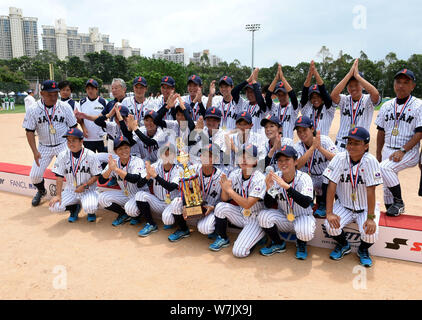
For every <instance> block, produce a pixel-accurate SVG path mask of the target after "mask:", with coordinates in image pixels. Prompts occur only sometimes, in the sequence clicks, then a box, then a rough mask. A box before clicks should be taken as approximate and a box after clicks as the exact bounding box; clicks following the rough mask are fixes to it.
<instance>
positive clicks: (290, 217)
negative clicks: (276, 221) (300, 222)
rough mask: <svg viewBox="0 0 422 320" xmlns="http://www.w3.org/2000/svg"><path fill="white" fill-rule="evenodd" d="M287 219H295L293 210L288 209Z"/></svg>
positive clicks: (291, 220)
mask: <svg viewBox="0 0 422 320" xmlns="http://www.w3.org/2000/svg"><path fill="white" fill-rule="evenodd" d="M287 220H289V221H290V222H293V221H295V215H294V214H293V210H290V212H289V214H288V215H287Z"/></svg>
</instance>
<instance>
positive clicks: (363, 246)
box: [359, 240, 373, 251]
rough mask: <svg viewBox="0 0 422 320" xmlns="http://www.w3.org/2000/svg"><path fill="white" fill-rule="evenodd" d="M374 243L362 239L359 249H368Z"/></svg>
mask: <svg viewBox="0 0 422 320" xmlns="http://www.w3.org/2000/svg"><path fill="white" fill-rule="evenodd" d="M372 245H373V243H368V242H365V241H363V240H361V241H360V246H359V251H363V250H365V249H367V250H368V249H369V248H370V247H371V246H372Z"/></svg>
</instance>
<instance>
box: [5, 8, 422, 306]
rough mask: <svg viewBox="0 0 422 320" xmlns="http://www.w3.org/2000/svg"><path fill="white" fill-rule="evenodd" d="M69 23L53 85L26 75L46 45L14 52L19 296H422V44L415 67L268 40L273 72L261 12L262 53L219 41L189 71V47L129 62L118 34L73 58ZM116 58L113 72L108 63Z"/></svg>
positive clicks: (9, 84)
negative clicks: (232, 58) (218, 58)
mask: <svg viewBox="0 0 422 320" xmlns="http://www.w3.org/2000/svg"><path fill="white" fill-rule="evenodd" d="M22 2H25V1H22ZM46 2H49V1H46ZM228 6H235V5H234V4H231V5H228ZM263 6H264V7H266V6H267V4H263ZM368 6H369V5H368ZM8 7H9V6H6V7H5V8H8ZM351 7H352V9H353V6H351ZM362 7H363V8H364V9H365V10H363V9H362ZM1 8H2V7H1ZM233 8H234V7H233ZM236 8H237V7H236ZM354 8H355V9H356V7H354ZM371 8H372V6H371ZM2 9H3V8H2ZM355 9H353V10H355ZM358 9H359V10H361V11H359V10H357V9H356V10H357V11H356V10H355V11H356V12H355V11H353V13H350V16H351V19H352V18H353V16H359V14H361V15H363V14H365V15H363V16H359V19H361V20H359V21H360V22H359V23H361V22H362V21H363V20H362V19H364V18H365V19H366V17H367V16H366V14H367V11H366V7H365V6H361V7H359V6H358ZM372 9H373V8H372ZM19 10H20V9H16V8H10V10H9V11H10V15H9V16H5V17H6V18H7V19H8V20H7V21H9V20H10V21H12V19H16V16H19V12H20V11H19ZM24 10H25V11H27V10H26V8H24ZM368 11H369V12H370V8H368ZM69 17H70V15H69ZM0 19H2V18H1V17H0ZM25 19H26V20H25ZM30 19H33V18H23V23H24V24H23V26H24V27H23V28H24V29H22V30H26V29H25V21H32V20H30ZM368 19H369V18H368ZM258 20H259V19H258ZM10 23H12V22H10ZM68 23H69V24H71V23H72V24H75V25H77V24H78V22H77V21H68ZM353 23H354V28H355V29H356V28H357V27H356V23H357V22H356V19H355V20H351V24H353ZM63 26H64V27H66V25H65V24H64V22H63V21H58V22H57V23H56V26H55V28H56V29H55V37H57V38H56V40H55V41H56V42H55V46H54V48H55V49H54V50H56V51H55V54H56V55H57V56H58V57H59V58H58V60H55V61H56V62H36V61H37V60H36V59H38V58H35V60H34V61H33V62H29V64H28V66H29V65H32V64H33V63H35V65H36V63H39V64H40V66H41V65H42V63H44V65H45V66H48V69H44V70H45V71H42V72H44V73H42V76H41V77H40V76H39V75H40V73H38V76H37V77H36V80H33V79H35V78H34V76H30V75H29V73H28V76H26V72H27V71H25V70H26V69H23V68H24V67H23V66H24V65H23V64H22V67H19V68H20V69H19V70H23V71H17V72H15V73H14V71H13V70H14V68H15V67H14V65H13V63H15V66H16V65H18V64H20V63H21V62H19V61H22V63H23V60H22V59H33V58H29V57H30V53H26V54H25V53H24V55H28V56H29V57H24V58H15V57H14V56H13V59H12V60H10V62H8V58H6V56H5V57H3V56H2V59H4V60H0V91H1V92H0V99H1V102H2V105H1V107H0V123H2V127H3V128H2V129H0V130H2V131H1V134H2V145H3V146H2V148H1V150H2V152H1V153H2V154H3V155H2V158H1V161H0V174H1V175H0V178H1V179H0V184H1V185H3V187H4V188H5V189H2V188H0V191H1V192H0V199H1V200H0V201H1V203H2V204H3V207H4V210H5V211H8V213H7V214H6V213H5V215H3V217H2V218H1V219H2V222H3V223H2V224H3V226H4V230H5V232H6V233H5V235H4V236H3V237H4V238H3V240H4V242H5V245H7V246H9V249H7V250H6V251H4V252H3V254H2V255H3V259H2V260H3V262H2V264H3V267H4V268H11V267H12V266H13V268H15V269H16V270H17V273H15V275H14V276H12V277H11V278H9V279H8V280H6V278H4V279H3V278H2V281H3V280H4V281H5V284H6V287H5V290H7V292H6V291H2V294H1V296H2V298H3V299H132V298H133V299H141V300H148V299H159V300H161V299H177V300H180V299H182V300H184V299H188V300H195V299H200V300H201V299H217V300H220V299H229V300H230V299H237V300H243V299H253V300H262V299H264V300H273V299H275V300H285V299H403V298H404V299H409V298H410V296H409V295H410V291H412V292H413V293H414V294H416V296H415V297H413V298H417V299H418V297H419V298H420V297H421V295H420V294H422V292H421V291H418V289H417V287H415V285H416V284H415V283H414V282H413V281H412V279H411V278H407V277H406V274H413V275H414V276H416V277H417V276H418V274H419V275H420V274H421V273H420V272H421V269H420V263H421V262H422V259H420V257H419V255H420V252H419V251H420V248H421V247H422V244H421V243H420V241H419V242H418V239H419V240H420V239H421V236H420V235H421V233H420V232H421V231H422V218H421V216H422V215H421V214H420V212H419V210H420V209H421V197H422V156H421V155H422V151H421V147H420V142H421V139H422V100H421V97H420V96H419V92H421V90H422V88H421V86H422V83H421V82H420V81H421V78H420V77H421V76H422V74H421V69H417V67H416V69H415V66H422V63H421V64H416V63H415V61H416V60H417V59H419V60H417V61H421V62H422V60H421V59H420V57H421V56H420V55H418V54H417V52H418V49H421V48H409V49H410V51H409V54H408V56H410V55H411V54H413V56H412V59H413V60H412V59H409V60H408V61H407V62H406V60H398V59H397V57H396V56H395V54H389V55H387V57H386V61H387V67H385V68H388V74H387V73H385V74H383V73H378V74H376V72H378V71H376V68H380V63H379V62H374V63H372V62H371V63H370V62H368V61H369V60H368V58H367V56H366V55H365V54H364V53H363V51H362V49H364V48H360V47H361V46H362V44H359V45H358V49H359V50H360V54H358V53H359V51H352V50H349V49H347V51H352V52H354V53H355V56H352V55H343V53H340V58H339V59H337V60H334V59H333V58H330V57H331V56H332V55H331V56H330V54H329V52H328V49H327V48H326V47H325V46H324V47H323V48H322V49H321V50H320V51H319V52H318V54H317V55H316V56H315V53H314V51H315V50H313V49H310V50H305V51H306V52H305V53H304V56H305V57H307V59H308V60H306V62H302V63H300V64H298V65H297V66H296V67H292V66H291V65H292V64H293V65H294V63H292V62H290V61H297V60H292V59H294V58H293V57H291V56H287V55H285V54H284V53H283V51H274V52H271V53H270V54H268V52H267V53H266V54H268V56H269V59H270V60H269V61H273V62H272V63H273V67H271V68H266V67H259V66H258V65H263V66H265V65H268V64H270V63H267V62H265V61H267V60H263V58H258V59H262V61H261V60H259V62H258V63H255V65H254V55H256V57H255V59H257V57H259V56H260V55H263V51H265V46H263V45H262V44H258V45H256V46H255V47H254V41H258V40H257V39H254V37H258V36H260V33H259V32H264V31H260V26H261V25H246V30H247V31H252V65H251V66H248V67H247V66H243V67H241V66H240V65H235V64H230V65H228V64H227V63H226V62H224V63H221V62H218V63H217V64H216V66H215V67H213V64H214V60H210V59H209V58H210V57H212V59H215V56H211V55H208V52H207V53H204V54H203V55H202V57H201V59H200V60H198V61H197V62H195V61H196V60H191V61H190V63H189V64H188V65H187V67H183V68H185V69H183V70H184V71H183V72H182V69H181V67H180V66H184V62H181V63H179V62H173V61H171V60H170V62H165V63H164V61H163V60H165V59H170V58H166V57H169V56H170V54H168V55H167V56H166V55H165V53H164V54H163V53H161V54H162V56H159V57H156V56H154V54H153V58H152V59H149V58H148V59H144V58H142V59H144V60H142V59H140V60H136V57H126V56H125V54H126V53H127V51H125V48H127V47H125V44H124V43H123V48H122V51H121V52H122V54H121V58H118V57H119V53H115V56H116V58H113V56H112V55H111V54H108V53H107V52H106V50H108V49H106V42H104V44H102V46H104V48H103V51H101V55H102V56H100V55H99V54H98V53H97V52H95V50H96V49H94V52H93V53H87V54H86V55H85V58H84V59H85V61H84V60H83V59H79V58H76V57H74V58H73V57H71V55H70V50H71V47H70V43H71V40H70V39H74V38H75V37H76V33H75V35H74V34H73V33H71V30H73V29H72V28H70V27H67V28H68V29H67V35H66V39H67V40H66V41H67V42H66V43H67V46H68V49H66V50H67V56H66V58H65V59H63V61H65V62H63V63H62V62H61V61H60V60H61V58H60V54H61V52H60V50H62V49H61V47H59V44H60V45H61V42H60V41H61V40H59V38H58V37H59V36H61V34H62V35H64V33H60V32H62V31H60V30H66V29H63ZM49 28H50V27H48V28H47V26H44V25H43V30H44V31H43V34H42V40H43V41H42V42H43V45H44V50H46V46H47V45H48V44H49V43H50V42H48V41H50V40H49V39H52V38H51V37H52V34H53V33H54V27H51V28H52V29H51V28H50V29H49ZM177 28H181V27H177ZM262 28H263V29H264V28H266V27H265V24H263V25H262ZM350 28H351V27H350ZM368 28H369V27H368ZM93 29H95V28H90V32H93V33H90V36H91V40H92V39H93V37H94V36H93V35H94V34H95V32H98V30H93ZM1 30H2V29H1V28H0V31H1ZM48 30H52V31H53V33H47V31H48ZM25 32H26V31H25ZM48 32H50V31H48ZM65 32H66V31H65ZM75 32H76V31H75ZM255 32H256V34H255ZM356 32H357V31H356ZM265 34H266V33H265ZM249 36H250V34H249ZM71 37H73V38H71ZM128 37H129V35H128ZM88 38H89V37H88ZM88 38H87V39H86V40H83V39H84V38H83V36H81V39H82V42H83V41H88ZM0 39H2V38H0ZM40 39H41V38H40ZM98 39H102V40H101V41H105V40H104V39H105V38H104V35H103V36H102V38H101V35H100V36H99V38H98ZM107 39H108V38H107ZM131 39H132V38H131ZM14 41H15V40H12V42H11V43H12V44H13V43H14ZM72 41H73V40H72ZM95 41H97V40H95ZM95 41H94V43H96V44H97V43H98V42H95ZM107 41H108V40H107ZM131 41H133V42H134V43H135V41H134V40H131ZM180 41H181V40H180ZM262 41H263V40H262ZM3 43H6V42H3ZM72 43H73V42H72ZM324 43H325V42H324ZM0 45H1V42H0ZM72 45H73V44H72ZM126 45H128V44H126ZM144 45H145V46H146V43H145V44H144ZM290 45H291V46H294V44H290ZM210 46H211V47H212V44H210ZM366 46H369V45H368V44H367V43H366ZM82 47H83V45H82V46H81V48H82ZM94 47H95V45H93V47H92V48H94ZM284 47H289V42H288V41H287V42H285V43H284ZM4 48H6V47H4ZM72 48H73V47H72ZM86 48H89V47H88V46H87V47H86ZM245 48H247V49H250V48H249V47H248V46H246V45H245ZM389 48H390V47H388V49H385V50H383V52H384V55H385V54H386V53H387V52H389V51H388V50H390V49H389ZM392 48H393V49H391V50H390V51H392V50H394V46H393V47H392ZM367 49H368V48H367ZM4 50H6V49H4ZM13 50H15V49H13ZM48 50H49V49H48ZM72 50H73V49H72ZM87 50H88V49H87ZM117 50H118V48H117V47H115V48H114V51H116V52H117ZM131 50H132V53H131V54H135V53H134V52H135V51H136V50H135V49H133V48H132V49H131ZM171 50H172V49H171ZM177 50H179V51H177ZM368 51H370V52H371V47H369V49H368ZM5 52H6V51H5ZM13 52H14V51H12V53H13ZM27 52H30V51H28V50H27ZM181 52H182V51H180V49H176V51H175V53H174V55H176V54H177V53H179V54H180V53H181ZM204 52H205V51H204ZM2 54H3V53H2ZM13 54H14V53H13ZM3 55H5V54H3ZM42 55H44V57H48V56H49V55H50V53H47V51H44V53H42ZM373 55H375V54H373ZM402 55H403V54H402ZM38 56H40V55H38ZM124 56H125V57H124ZM243 56H244V57H246V61H245V62H246V63H248V60H247V59H250V51H249V50H248V51H247V52H246V53H242V54H241V55H240V59H243ZM293 56H294V55H293ZM300 56H302V53H300ZM346 56H347V57H346ZM404 56H405V57H406V54H404ZM105 57H109V58H107V59H111V60H109V61H110V62H109V63H107V62H102V60H100V59H103V58H104V59H105ZM406 58H407V57H406ZM19 59H20V60H19ZM55 59H56V58H55ZM71 59H74V60H72V61H73V62H71ZM76 59H77V60H76ZM119 59H120V60H119ZM131 59H132V60H131ZM193 59H195V54H194V58H193ZM289 59H290V60H289ZM299 59H302V58H299ZM320 59H322V61H321V60H320ZM394 59H395V60H394ZM126 60H127V61H129V62H128V63H127V62H125V63H127V64H125V66H126V65H127V66H128V67H124V70H127V71H125V72H126V73H125V74H123V73H122V72H123V71H122V70H123V69H122V68H123V67H122V66H123V64H120V67H119V61H120V62H122V61H126ZM2 61H4V62H2ZM13 61H14V62H13ZM29 61H32V60H29ZM39 61H41V60H39ZM66 61H67V62H66ZM77 61H80V62H77ZM83 61H84V62H83ZM100 61H101V63H104V68H106V67H107V68H109V70H108V71H107V72H108V73H105V72H103V73H97V71H95V72H94V71H90V70H94V69H95V68H97V67H96V65H97V64H98V63H100ZM104 61H105V60H104ZM134 61H139V64H138V67H137V69H134V68H132V69H131V67H130V63H133V62H134ZM237 61H238V60H237ZM299 61H301V60H299ZM302 61H303V60H302ZM12 62H13V63H12ZM75 62H77V64H78V65H79V66H80V67H82V66H83V68H85V69H84V70H85V71H84V74H83V75H82V74H80V75H77V74H76V73H75V71H72V69H71V66H76V65H77V64H75ZM238 62H239V61H238ZM340 62H341V63H342V64H341V65H340ZM66 63H67V64H66ZM418 63H419V62H418ZM64 66H66V67H64ZM383 66H384V65H383ZM25 68H26V67H25ZM30 68H32V67H30ZM72 68H73V67H72ZM207 68H208V69H207ZM28 70H29V69H28ZM34 70H35V69H34ZM40 70H41V69H40ZM103 70H104V69H103ZM131 70H132V71H131ZM208 70H213V71H212V72H209V71H208ZM327 70H331V71H330V72H331V73H330V72H327ZM28 72H30V71H28ZM31 72H32V71H31ZM62 72H65V73H62ZM334 72H335V73H334ZM1 73H3V76H2V75H1ZM73 74H74V75H73ZM330 74H331V75H330ZM34 75H35V73H34ZM69 75H70V76H69ZM12 77H15V79H18V78H17V77H22V78H21V80H19V81H20V82H18V80H8V79H11V78H12ZM376 77H379V78H380V79H384V80H382V81H375V80H374V79H375V78H376ZM25 78H26V79H25ZM377 79H378V78H377ZM13 81H15V82H16V83H15V84H14V82H13ZM12 90H15V91H14V92H11V91H12ZM22 179H23V181H25V182H18V181H20V180H22ZM1 185H0V187H2V186H1ZM17 186H18V187H19V188H20V189H21V191H17V192H16V193H15V191H12V190H15V189H16V188H17ZM7 188H8V189H7ZM13 188H15V189H13ZM14 193H15V194H14ZM8 225H9V226H10V231H7V229H8ZM19 228H22V229H21V232H22V233H21V232H18V233H16V230H18V229H19ZM9 233H10V235H9ZM23 235H25V236H23ZM6 239H7V240H6ZM408 252H409V253H408ZM418 254H419V255H418ZM30 266H33V267H34V268H35V270H32V271H29V269H28V268H30ZM31 268H32V267H31ZM403 270H407V273H406V272H403ZM28 272H30V273H31V274H32V273H34V276H32V277H25V276H24V275H25V274H28V275H29V273H28ZM35 274H38V275H35ZM395 274H397V276H394V275H395ZM23 276H24V277H23ZM22 277H23V278H22ZM37 279H38V280H37ZM309 281H311V282H310V283H312V286H313V287H312V289H310V290H306V287H305V283H309ZM390 281H393V282H394V283H395V281H397V284H391V285H389V282H390ZM324 286H326V287H324ZM15 287H16V288H18V287H19V289H16V290H14V289H13V288H15ZM195 288H196V290H195ZM294 288H300V289H297V290H296V291H295V289H294ZM322 288H326V289H325V290H326V292H325V293H324V294H322V295H320V294H318V292H319V291H320V290H324V289H322ZM330 288H331V289H330ZM334 288H337V289H338V290H339V294H338V295H336V294H335V292H336V290H337V289H334ZM398 288H402V289H398ZM409 288H413V289H412V290H410V289H409ZM291 290H293V291H295V293H293V292H290V293H289V291H291ZM397 290H398V291H397ZM282 292H283V293H282ZM418 294H419V296H418Z"/></svg>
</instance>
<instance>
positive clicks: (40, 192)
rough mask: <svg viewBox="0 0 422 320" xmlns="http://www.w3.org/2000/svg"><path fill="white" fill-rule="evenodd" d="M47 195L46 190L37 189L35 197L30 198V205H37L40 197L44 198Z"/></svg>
mask: <svg viewBox="0 0 422 320" xmlns="http://www.w3.org/2000/svg"><path fill="white" fill-rule="evenodd" d="M46 195H47V191H46V190H44V191H39V190H38V191H37V194H36V195H35V197H34V198H33V199H32V205H33V206H34V207H36V206H38V205H39V204H40V202H41V199H42V198H44V197H45V196H46Z"/></svg>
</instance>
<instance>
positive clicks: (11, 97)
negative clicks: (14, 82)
mask: <svg viewBox="0 0 422 320" xmlns="http://www.w3.org/2000/svg"><path fill="white" fill-rule="evenodd" d="M9 102H10V110H15V97H14V96H13V95H11V96H10V99H9Z"/></svg>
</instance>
